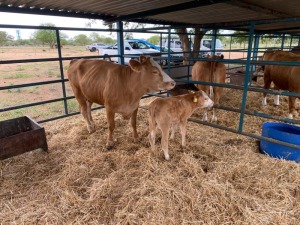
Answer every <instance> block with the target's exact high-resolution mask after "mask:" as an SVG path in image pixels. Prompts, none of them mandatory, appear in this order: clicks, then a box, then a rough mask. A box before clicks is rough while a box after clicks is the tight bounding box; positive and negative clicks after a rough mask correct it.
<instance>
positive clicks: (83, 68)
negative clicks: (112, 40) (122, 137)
mask: <svg viewBox="0 0 300 225" xmlns="http://www.w3.org/2000/svg"><path fill="white" fill-rule="evenodd" d="M68 77H69V80H70V85H71V87H72V90H73V92H74V95H75V97H76V99H77V101H78V102H79V105H80V111H81V114H82V115H83V117H84V119H85V121H86V124H87V128H88V131H89V132H90V133H92V132H94V131H95V124H94V122H93V119H92V115H91V106H92V104H93V103H97V104H100V105H104V106H105V108H106V116H107V120H108V127H109V134H108V139H107V144H106V147H107V149H110V148H112V147H113V144H114V142H113V136H112V135H113V130H114V128H115V120H114V118H115V113H120V114H121V115H122V116H123V117H124V119H129V118H131V125H132V128H133V138H134V140H136V139H137V137H138V134H137V131H136V115H137V111H138V106H139V101H140V99H141V97H142V96H143V95H144V94H146V93H148V92H152V91H159V90H165V89H167V90H170V89H172V88H173V87H174V86H175V82H174V80H172V79H171V78H170V77H169V76H168V75H167V74H166V73H165V72H163V70H162V69H161V67H160V66H159V65H158V63H157V62H155V61H154V60H153V59H152V58H151V57H146V56H140V62H139V61H137V60H130V62H129V66H124V65H119V64H115V63H112V62H107V61H104V60H92V59H79V60H74V61H72V62H71V63H70V67H69V69H68Z"/></svg>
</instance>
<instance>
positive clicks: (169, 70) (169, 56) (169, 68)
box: [167, 27, 171, 96]
mask: <svg viewBox="0 0 300 225" xmlns="http://www.w3.org/2000/svg"><path fill="white" fill-rule="evenodd" d="M170 52H171V27H169V28H168V74H169V75H170V72H171V63H170V61H171V55H170ZM169 95H170V91H169V90H168V91H167V96H169Z"/></svg>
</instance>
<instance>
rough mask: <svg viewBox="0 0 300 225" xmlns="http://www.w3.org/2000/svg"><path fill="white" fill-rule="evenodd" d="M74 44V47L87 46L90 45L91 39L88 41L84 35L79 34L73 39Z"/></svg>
mask: <svg viewBox="0 0 300 225" xmlns="http://www.w3.org/2000/svg"><path fill="white" fill-rule="evenodd" d="M74 43H75V44H76V45H87V44H89V43H91V39H89V38H88V37H87V36H86V35H85V34H79V35H77V36H75V37H74Z"/></svg>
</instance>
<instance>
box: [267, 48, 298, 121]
mask: <svg viewBox="0 0 300 225" xmlns="http://www.w3.org/2000/svg"><path fill="white" fill-rule="evenodd" d="M263 61H280V62H285V61H286V62H300V56H299V55H296V54H293V53H290V52H286V51H279V50H278V51H274V52H265V53H264V55H263ZM299 75H300V66H282V65H265V66H264V88H265V89H269V88H270V86H271V83H272V82H273V83H274V86H275V89H277V90H285V91H290V92H298V93H300V77H299ZM266 96H267V93H264V94H263V101H262V104H263V105H267V100H266ZM296 98H297V97H294V96H289V115H288V118H290V119H293V114H295V115H296V114H297V111H296ZM274 104H275V105H279V95H275V98H274Z"/></svg>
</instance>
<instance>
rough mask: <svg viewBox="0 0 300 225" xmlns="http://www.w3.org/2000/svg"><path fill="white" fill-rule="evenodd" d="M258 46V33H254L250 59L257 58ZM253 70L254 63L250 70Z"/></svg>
mask: <svg viewBox="0 0 300 225" xmlns="http://www.w3.org/2000/svg"><path fill="white" fill-rule="evenodd" d="M258 46H259V34H256V35H255V38H254V46H253V56H252V60H257V53H258ZM253 71H255V65H252V66H251V72H253Z"/></svg>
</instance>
